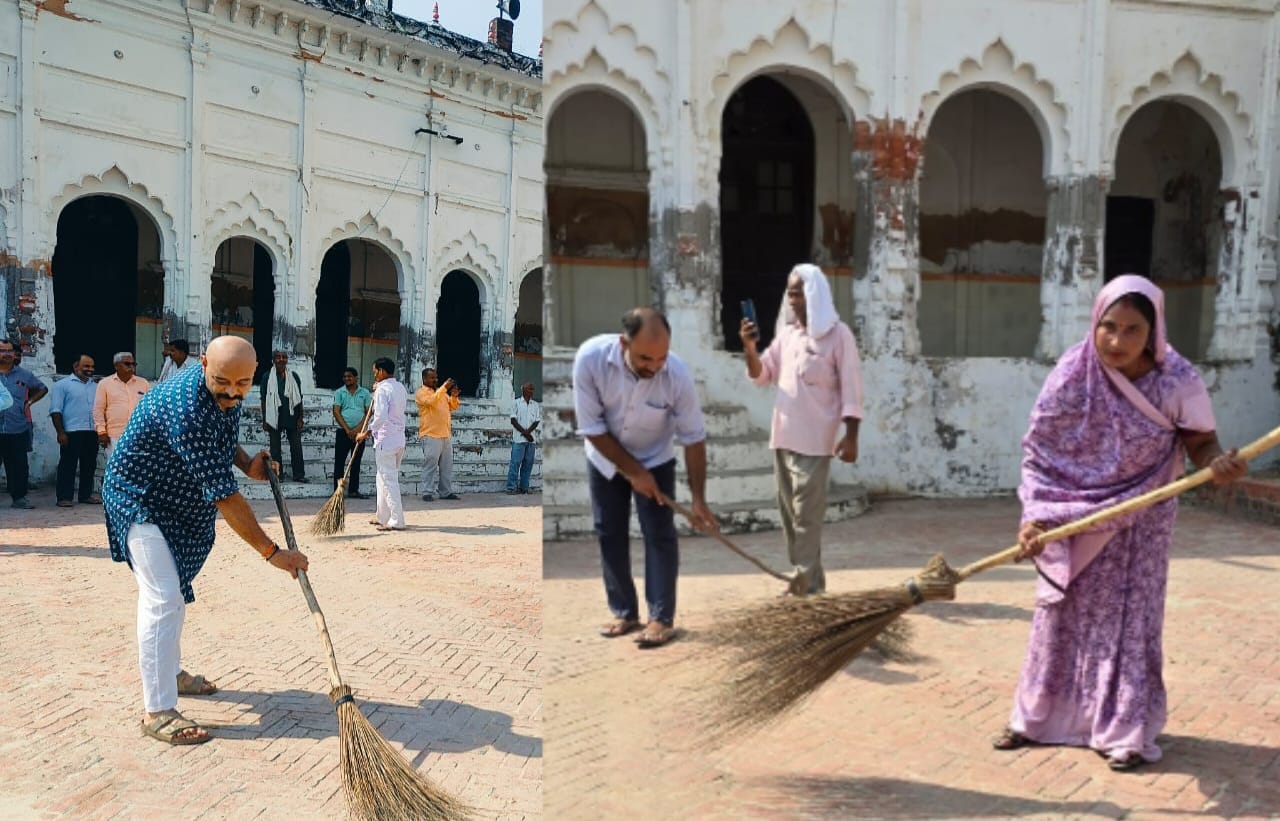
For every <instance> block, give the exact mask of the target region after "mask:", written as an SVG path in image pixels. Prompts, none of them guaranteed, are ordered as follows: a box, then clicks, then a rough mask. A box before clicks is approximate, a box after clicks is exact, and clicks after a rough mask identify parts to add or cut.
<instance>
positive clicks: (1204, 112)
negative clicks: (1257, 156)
mask: <svg viewBox="0 0 1280 821" xmlns="http://www.w3.org/2000/svg"><path fill="white" fill-rule="evenodd" d="M1156 100H1172V101H1174V102H1179V103H1182V104H1183V105H1186V106H1187V107H1188V108H1190V109H1192V110H1193V111H1195V112H1196V113H1197V114H1199V115H1200V116H1202V117H1204V119H1205V121H1206V122H1208V123H1209V127H1210V128H1212V129H1213V133H1214V136H1216V137H1217V138H1218V150H1219V151H1221V152H1222V184H1221V186H1222V187H1223V188H1237V187H1239V186H1240V185H1242V184H1243V182H1244V178H1245V168H1244V166H1245V164H1246V162H1247V157H1248V156H1249V145H1250V143H1251V142H1252V122H1251V119H1250V117H1249V115H1248V113H1246V112H1245V110H1244V105H1243V103H1242V102H1241V99H1240V95H1238V94H1236V93H1235V92H1234V91H1230V90H1229V89H1227V87H1226V85H1225V83H1224V82H1223V80H1222V77H1221V75H1218V74H1214V73H1212V72H1209V71H1207V70H1205V68H1204V66H1203V65H1202V64H1201V62H1200V60H1199V58H1197V57H1196V56H1195V54H1193V53H1192V52H1191V50H1190V49H1188V50H1187V51H1185V52H1183V54H1182V56H1181V57H1179V58H1178V59H1177V60H1175V61H1174V63H1173V65H1171V66H1170V67H1169V68H1168V69H1165V70H1162V71H1157V72H1156V73H1155V74H1153V75H1151V79H1150V80H1148V81H1147V83H1146V85H1144V86H1141V87H1139V88H1137V89H1134V91H1133V94H1132V95H1130V97H1129V99H1128V101H1127V102H1125V103H1123V104H1122V105H1120V106H1119V107H1118V108H1117V109H1116V111H1115V115H1114V117H1113V118H1112V127H1111V132H1110V134H1109V135H1108V136H1107V155H1106V156H1107V163H1108V165H1109V166H1112V167H1114V163H1115V156H1116V151H1117V149H1119V147H1120V135H1121V134H1122V133H1123V132H1124V127H1125V125H1126V124H1127V123H1128V122H1129V118H1130V117H1132V116H1133V115H1134V113H1136V112H1137V110H1138V109H1139V108H1141V107H1142V106H1144V105H1146V104H1147V103H1150V102H1154V101H1156Z"/></svg>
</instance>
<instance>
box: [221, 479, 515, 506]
mask: <svg viewBox="0 0 1280 821" xmlns="http://www.w3.org/2000/svg"><path fill="white" fill-rule="evenodd" d="M506 487H507V480H506V474H503V477H502V478H501V479H497V478H483V479H475V478H468V477H463V476H458V475H455V476H454V478H453V490H454V492H455V493H457V494H458V495H460V496H462V497H463V498H464V499H465V498H466V495H467V494H468V493H503V492H505V491H506ZM374 488H375V484H374V480H373V477H372V476H370V477H369V479H368V484H365V483H364V480H363V479H362V480H361V484H360V492H361V493H365V494H367V495H368V496H369V499H367V500H365V501H361V500H358V499H348V500H347V513H348V514H350V513H351V510H352V506H353V505H364V506H366V507H367V508H368V509H369V510H372V509H373V503H374V499H373V495H374ZM530 488H531V489H532V490H533V491H534V492H535V493H536V492H538V487H537V485H536V484H535V483H533V482H530ZM281 489H282V490H283V491H284V495H285V498H286V499H327V498H329V496H330V495H332V493H333V485H332V484H331V483H330V482H328V481H324V482H321V481H312V482H308V483H306V484H299V483H298V482H290V481H285V482H283V483H281ZM240 492H241V494H243V495H244V497H245V498H246V499H252V500H262V499H270V498H271V486H270V485H268V484H267V483H266V482H254V481H252V480H249V479H246V480H244V481H242V482H241V483H240ZM400 495H401V496H402V497H412V496H419V495H421V490H420V486H419V484H418V478H417V475H416V474H413V473H409V474H406V473H404V472H401V474H400Z"/></svg>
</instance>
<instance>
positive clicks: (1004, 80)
mask: <svg viewBox="0 0 1280 821" xmlns="http://www.w3.org/2000/svg"><path fill="white" fill-rule="evenodd" d="M976 88H981V89H987V90H990V91H994V92H996V93H998V94H1003V95H1005V96H1007V97H1009V98H1010V99H1012V100H1014V101H1015V102H1017V103H1018V104H1019V105H1021V106H1022V107H1023V108H1024V109H1025V110H1026V112H1027V113H1028V114H1029V115H1031V120H1032V122H1034V123H1035V125H1036V130H1037V131H1039V132H1040V142H1041V148H1042V150H1043V151H1044V163H1043V173H1044V176H1045V177H1052V176H1058V175H1062V174H1066V173H1067V172H1068V170H1069V162H1068V149H1069V146H1070V143H1071V134H1070V131H1069V130H1068V128H1067V123H1068V116H1067V107H1066V105H1064V104H1063V103H1062V102H1061V101H1060V100H1059V99H1058V94H1057V92H1056V91H1055V90H1054V87H1053V84H1052V83H1050V82H1049V81H1048V80H1045V79H1042V78H1041V77H1040V76H1038V75H1037V74H1036V70H1035V67H1034V66H1032V65H1030V64H1029V63H1019V62H1018V60H1017V58H1016V57H1015V56H1014V54H1013V52H1012V51H1011V50H1010V49H1009V47H1008V46H1007V45H1005V42H1004V40H1003V39H1002V38H996V40H995V41H994V42H993V43H991V45H989V46H987V47H986V49H984V50H983V52H982V56H981V58H979V59H975V58H973V57H968V58H966V59H965V60H964V61H963V62H961V63H960V65H959V67H958V68H956V69H955V70H954V71H949V72H947V73H946V74H943V75H942V77H941V78H939V80H938V84H937V87H936V88H934V89H933V90H932V91H930V92H928V93H927V94H925V95H924V97H923V98H922V99H921V101H920V121H921V122H920V124H921V132H922V133H924V134H925V135H927V134H928V130H929V123H930V122H931V121H932V120H933V116H934V115H935V114H936V113H937V112H938V108H939V107H940V106H941V105H942V104H943V103H944V102H946V100H948V99H949V98H950V97H952V96H953V95H955V94H958V93H960V92H962V91H970V90H973V89H976Z"/></svg>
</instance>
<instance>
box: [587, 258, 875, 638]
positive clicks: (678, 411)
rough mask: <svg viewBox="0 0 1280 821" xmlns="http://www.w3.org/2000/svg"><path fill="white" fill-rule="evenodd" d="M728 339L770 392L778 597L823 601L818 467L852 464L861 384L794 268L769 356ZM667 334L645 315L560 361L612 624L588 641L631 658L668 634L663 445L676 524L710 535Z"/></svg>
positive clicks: (669, 565) (830, 321)
mask: <svg viewBox="0 0 1280 821" xmlns="http://www.w3.org/2000/svg"><path fill="white" fill-rule="evenodd" d="M739 335H740V337H741V339H742V342H743V347H744V350H745V352H746V365H747V373H746V376H747V378H748V379H750V380H751V381H752V382H753V383H754V384H756V385H761V386H765V385H775V386H777V391H776V393H775V401H774V409H773V420H772V424H771V427H770V434H769V446H770V448H772V449H773V451H774V475H775V478H776V480H777V486H778V507H779V509H780V512H781V516H782V527H783V532H784V534H785V537H786V542H787V552H788V558H789V561H790V564H791V566H792V583H791V585H790V586H789V588H788V589H787V590H785V591H783V595H809V594H815V593H821V592H823V590H824V588H825V575H824V573H823V569H822V554H821V539H822V523H823V515H824V513H825V510H826V497H827V483H828V476H829V473H830V466H831V458H832V456H838V457H839V458H840V459H841V461H844V462H854V461H856V460H857V458H858V426H859V421H860V420H861V418H862V381H861V376H860V373H859V368H860V362H859V357H858V349H857V344H856V343H855V341H854V337H853V332H852V331H851V330H850V329H849V326H848V325H846V324H845V323H844V322H842V321H841V320H840V318H839V316H838V314H837V313H836V308H835V302H834V300H833V299H832V296H831V290H830V287H829V286H828V284H827V280H826V277H825V276H824V275H823V273H822V271H821V269H819V268H818V267H817V266H814V265H797V266H796V267H795V268H793V269H792V271H791V273H790V275H789V277H788V279H787V285H786V291H785V294H784V296H783V299H782V306H781V310H780V311H779V314H778V322H777V326H776V329H775V334H774V338H773V341H772V343H771V344H770V345H769V346H768V348H767V349H766V350H765V351H764V353H763V354H762V353H760V352H759V351H758V342H757V340H758V339H759V332H758V329H757V328H756V325H755V323H754V322H753V321H751V320H750V319H748V318H746V317H744V318H743V320H742V323H741V327H740V330H739ZM670 346H671V327H670V325H669V324H668V323H667V320H666V318H665V317H664V316H663V315H662V314H661V313H659V312H657V311H655V310H654V309H652V308H636V309H634V310H632V311H629V312H628V313H627V314H626V315H625V316H624V317H623V320H622V334H621V335H614V334H602V335H600V336H596V337H593V338H591V339H589V340H587V341H586V342H584V343H583V344H582V346H581V347H580V348H579V349H578V352H577V355H576V356H575V358H574V365H573V396H574V411H575V414H576V418H577V432H578V434H579V435H581V436H583V437H584V438H585V440H586V455H587V462H588V467H587V472H588V482H589V485H590V492H591V508H592V517H593V520H594V523H595V529H596V535H597V538H598V540H599V543H600V556H601V563H602V566H603V571H604V585H605V593H606V597H607V600H608V604H609V609H610V610H611V611H612V613H613V616H614V619H613V621H611V622H609V623H608V624H606V625H604V626H603V627H602V628H601V629H600V633H601V635H603V636H605V637H607V638H615V637H618V636H623V635H626V634H628V633H631V632H634V631H636V630H640V631H641V632H640V634H639V636H638V638H637V639H636V641H637V643H638V644H639V645H640V646H641V647H660V646H662V645H663V644H666V643H667V642H668V641H670V640H671V639H672V638H674V637H675V636H676V635H677V633H676V630H675V626H674V623H675V604H676V577H677V574H678V568H679V551H678V544H677V534H676V529H675V517H674V514H673V512H672V509H671V506H670V505H669V504H667V500H668V499H670V498H671V497H673V496H674V495H675V477H676V462H675V449H674V445H673V440H674V441H675V442H679V443H680V444H681V445H682V446H683V447H684V455H685V470H686V473H687V475H688V481H689V488H690V491H691V495H692V498H693V503H692V510H691V511H690V513H691V516H690V524H692V525H693V527H695V528H696V529H698V530H702V531H707V532H711V531H715V530H717V529H718V524H717V522H716V519H715V517H714V516H713V515H712V514H711V511H710V509H709V508H708V507H707V503H706V496H705V488H706V466H707V455H706V428H705V425H704V423H703V416H702V409H701V407H700V405H699V403H698V397H697V390H696V387H695V384H694V379H693V375H692V373H691V371H690V369H689V368H688V366H687V365H685V363H684V362H683V361H682V360H681V359H680V358H679V357H678V356H676V355H675V354H674V353H671V351H670ZM842 426H843V431H842V430H841V428H842ZM633 498H634V500H635V504H636V513H637V516H638V518H639V521H640V530H641V533H642V534H643V537H644V543H645V599H646V600H647V602H648V609H649V613H648V621H647V623H642V622H641V621H640V613H639V604H638V601H637V598H636V590H635V583H634V582H633V581H632V578H631V562H630V539H629V536H628V527H629V520H630V515H631V501H632V499H633Z"/></svg>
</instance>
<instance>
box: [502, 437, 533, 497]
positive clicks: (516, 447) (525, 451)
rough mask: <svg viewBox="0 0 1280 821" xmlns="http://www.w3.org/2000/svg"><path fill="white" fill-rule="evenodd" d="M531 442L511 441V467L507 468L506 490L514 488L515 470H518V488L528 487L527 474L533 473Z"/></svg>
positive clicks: (525, 488)
mask: <svg viewBox="0 0 1280 821" xmlns="http://www.w3.org/2000/svg"><path fill="white" fill-rule="evenodd" d="M533 457H534V443H533V442H512V443H511V467H509V468H507V490H515V489H516V471H519V472H520V489H521V490H528V489H529V476H530V475H532V474H533Z"/></svg>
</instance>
